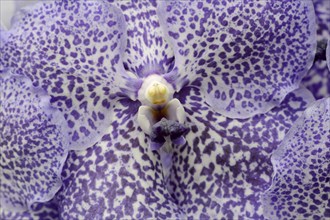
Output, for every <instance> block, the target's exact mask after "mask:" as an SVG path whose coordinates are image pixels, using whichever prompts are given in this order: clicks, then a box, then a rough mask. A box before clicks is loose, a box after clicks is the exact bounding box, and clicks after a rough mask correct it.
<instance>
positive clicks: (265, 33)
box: [159, 0, 316, 118]
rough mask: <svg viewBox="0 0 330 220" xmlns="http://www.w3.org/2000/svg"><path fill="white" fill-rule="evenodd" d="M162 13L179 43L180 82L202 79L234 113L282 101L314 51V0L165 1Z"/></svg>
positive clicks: (225, 110)
mask: <svg viewBox="0 0 330 220" xmlns="http://www.w3.org/2000/svg"><path fill="white" fill-rule="evenodd" d="M159 16H160V19H161V24H162V25H163V27H164V29H165V31H166V34H167V37H168V39H169V41H170V42H171V44H172V47H173V48H174V53H175V68H174V71H173V73H172V74H173V76H174V77H176V74H177V77H176V78H178V79H176V80H177V90H179V89H181V88H182V86H183V85H184V84H187V83H189V82H190V83H191V82H193V81H195V79H197V80H199V81H200V85H198V86H200V87H201V89H202V90H203V95H205V96H206V99H207V102H208V104H209V105H211V106H212V107H213V108H214V109H215V110H217V111H218V112H220V113H221V114H223V115H226V116H228V117H232V118H247V117H250V116H253V115H255V114H258V113H264V112H267V111H269V110H270V109H271V108H273V107H274V106H276V105H279V104H280V103H281V101H282V100H283V99H284V97H285V96H286V95H287V94H288V93H289V92H291V91H292V90H294V89H296V88H297V87H299V83H300V81H301V79H302V77H303V76H304V75H305V73H306V72H307V70H308V69H309V68H310V66H311V65H312V62H313V59H314V52H315V47H316V41H315V34H316V30H315V29H316V28H315V16H314V11H313V4H312V2H311V1H309V0H307V1H306V0H299V1H290V0H287V1H277V0H275V1H270V0H268V1H221V2H220V1H216V0H215V1H210V2H208V3H207V2H201V1H164V2H163V4H162V5H161V6H160V8H159Z"/></svg>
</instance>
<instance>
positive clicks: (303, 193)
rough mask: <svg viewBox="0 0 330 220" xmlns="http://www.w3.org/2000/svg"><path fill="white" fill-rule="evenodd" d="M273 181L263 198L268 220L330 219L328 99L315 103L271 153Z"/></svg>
mask: <svg viewBox="0 0 330 220" xmlns="http://www.w3.org/2000/svg"><path fill="white" fill-rule="evenodd" d="M272 163H273V166H274V171H275V172H274V173H275V175H274V178H273V183H272V186H271V187H270V189H269V190H267V191H266V193H265V194H264V195H263V197H262V199H263V205H264V210H265V216H266V217H268V218H270V219H327V218H330V198H329V196H330V176H329V173H330V98H325V99H321V100H318V101H316V102H315V103H314V104H312V105H311V106H310V107H309V108H308V109H307V110H306V111H305V112H304V114H303V115H302V116H301V117H300V118H299V119H298V120H297V121H296V123H295V124H294V125H293V126H292V128H291V129H290V131H289V133H288V134H287V135H286V137H285V139H284V141H283V142H282V143H281V145H280V146H279V148H278V149H277V150H276V151H275V152H274V153H273V156H272Z"/></svg>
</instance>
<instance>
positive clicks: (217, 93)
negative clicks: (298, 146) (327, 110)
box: [0, 0, 316, 219]
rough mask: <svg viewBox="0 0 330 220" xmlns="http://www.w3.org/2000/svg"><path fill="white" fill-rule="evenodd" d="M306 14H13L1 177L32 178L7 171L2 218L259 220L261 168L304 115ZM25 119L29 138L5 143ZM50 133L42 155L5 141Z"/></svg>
mask: <svg viewBox="0 0 330 220" xmlns="http://www.w3.org/2000/svg"><path fill="white" fill-rule="evenodd" d="M313 10H314V9H313V5H312V2H311V1H306V0H304V1H276V0H274V1H236V0H235V1H222V2H219V1H211V2H201V1H163V2H157V1H132V2H131V1H109V2H106V1H77V2H70V1H55V2H40V3H37V4H36V5H33V6H30V7H27V8H25V9H24V10H23V11H21V12H20V13H19V14H18V15H16V17H15V18H14V23H13V26H12V28H11V29H10V30H9V31H8V32H3V33H1V41H2V45H1V49H0V50H1V55H2V56H1V62H0V64H1V68H0V70H1V71H2V72H1V74H0V79H1V85H3V86H2V87H1V89H0V94H1V96H2V97H3V98H2V99H1V100H7V99H8V101H3V103H0V104H1V107H2V109H1V111H2V112H3V113H2V115H1V114H0V116H1V117H3V118H4V120H2V121H1V123H3V124H2V126H3V127H4V128H6V129H5V131H6V132H2V133H1V138H2V139H3V140H7V139H8V140H7V142H3V144H1V151H2V152H4V154H3V155H5V156H4V157H2V159H1V167H4V166H5V165H6V164H9V163H10V162H11V161H12V160H13V159H12V158H13V157H18V158H23V157H28V158H29V160H30V161H31V164H32V165H31V166H30V169H31V170H32V171H38V169H39V170H40V172H39V173H38V172H37V173H36V174H35V175H34V176H31V178H30V179H31V181H30V179H29V180H26V176H27V175H29V174H28V173H25V171H24V170H21V166H18V167H12V166H11V167H10V166H8V168H7V167H6V168H7V169H6V170H5V172H2V173H1V175H2V176H1V178H2V179H4V180H5V181H4V182H5V183H6V184H5V185H3V183H1V184H2V185H1V189H0V193H1V199H2V200H1V205H3V206H6V207H7V208H16V209H21V210H24V209H25V208H29V209H30V210H32V211H33V212H34V214H35V215H37V216H39V217H41V216H42V217H45V216H47V214H49V215H48V218H56V217H60V218H64V219H72V218H73V219H80V218H85V219H105V218H109V219H113V218H116V219H117V218H138V219H146V218H157V219H166V218H178V219H182V218H189V219H192V218H199V219H203V218H227V219H228V218H229V219H238V218H264V216H265V214H264V213H266V214H267V210H266V212H265V211H264V209H263V206H262V202H263V201H268V200H261V199H260V198H261V195H263V193H264V192H265V191H266V189H268V188H269V187H270V186H271V180H272V174H273V172H272V171H273V170H272V167H273V166H272V163H271V160H270V156H271V154H272V152H273V151H274V150H275V149H276V148H277V146H278V145H279V143H280V142H281V141H282V140H283V139H284V136H285V134H286V132H287V131H288V130H289V129H290V128H291V127H292V126H293V124H294V122H295V121H296V120H297V118H298V117H299V116H300V115H301V114H302V113H303V112H304V110H305V109H306V108H307V106H308V105H309V104H311V103H312V102H313V101H314V97H313V95H312V94H311V93H310V92H309V91H308V90H307V89H305V88H299V86H300V82H301V80H302V78H303V77H304V75H305V74H306V72H307V71H308V69H309V68H310V67H311V65H312V62H313V59H314V52H315V48H316V42H315V32H316V31H315V27H316V25H315V23H314V22H315V17H314V11H313ZM30 80H31V82H30ZM17 82H18V83H17ZM35 87H37V88H38V89H35ZM298 88H299V89H298ZM296 89H298V90H296ZM12 93H14V97H15V98H16V96H17V99H14V98H13V95H12ZM45 96H47V97H45ZM7 97H8V98H7ZM10 97H12V99H10ZM46 100H49V102H47V101H46ZM36 102H37V103H41V104H40V105H36ZM23 103H26V104H24V105H22V104H23ZM34 105H36V106H34ZM25 106H26V108H27V111H26V112H25V111H24V114H22V115H20V114H19V113H20V112H21V111H23V110H24V107H25ZM29 106H31V107H29ZM33 107H34V108H35V109H36V110H35V111H37V112H38V117H34V116H31V115H32V113H31V108H32V109H33ZM12 109H15V110H16V109H17V111H15V112H17V114H18V115H17V116H16V114H13V113H12V111H13V110H12ZM21 109H23V110H21ZM29 112H30V114H29ZM39 115H40V116H39ZM30 117H32V118H33V119H32V120H36V123H35V124H33V125H32V126H37V127H38V128H39V129H35V130H33V129H32V130H29V129H27V128H26V127H25V126H17V129H15V130H17V131H20V132H17V133H15V132H14V131H12V130H10V128H12V126H11V124H14V125H19V123H18V122H17V121H19V119H20V118H22V120H23V121H25V120H26V121H29V120H31V119H30ZM7 119H10V120H9V123H7V122H6V123H5V122H3V121H6V120H7ZM55 119H56V120H55ZM46 122H47V123H49V124H47V123H46ZM48 126H50V127H52V128H54V130H50V131H49V132H50V135H49V136H48V135H46V137H47V138H46V137H45V138H44V139H43V140H45V142H46V143H47V144H46V145H44V144H42V143H40V142H37V141H32V140H30V139H24V141H26V144H25V145H22V144H21V143H18V142H17V141H15V140H16V138H17V139H20V138H21V134H20V133H21V132H23V133H24V134H28V132H37V135H39V136H40V135H41V134H43V132H45V131H47V130H45V129H43V128H44V127H45V128H48ZM44 130H45V131H44ZM10 132H12V133H14V134H13V136H14V137H15V138H14V140H12V139H10V138H7V137H8V133H10ZM38 132H39V133H38ZM4 137H6V138H7V139H5V138H4ZM56 137H58V138H56ZM29 140H30V141H29ZM52 140H53V141H52ZM24 143H25V142H24ZM26 146H27V147H28V148H33V149H35V150H36V152H37V153H33V152H32V153H30V152H26V151H24V150H23V149H24V148H25V147H26ZM47 149H50V150H52V151H55V152H54V153H56V156H58V158H57V157H56V156H54V155H53V154H52V156H49V154H47V153H48V151H47ZM57 149H58V150H57ZM69 150H71V151H69ZM45 151H46V152H45ZM52 151H51V152H52ZM68 151H69V154H68V156H67V152H68ZM11 152H12V153H11ZM21 152H22V153H23V155H20V153H21ZM20 160H21V159H18V161H20ZM34 161H36V163H33V162H34ZM39 161H42V163H41V162H40V163H41V164H43V165H44V166H40V165H39V164H40V163H38V162H39ZM64 163H65V164H64ZM49 164H51V165H52V167H51V168H52V169H51V171H50V172H46V171H49V170H48V169H49V168H50V165H49ZM63 166H64V167H63ZM62 167H63V168H62ZM60 172H61V178H62V181H63V182H62V188H61V189H59V185H58V181H59V175H58V174H59V173H60ZM54 173H55V174H56V175H54ZM11 177H15V178H11ZM45 179H47V180H49V182H48V181H45ZM26 181H28V182H29V184H30V185H26V186H25V185H24V184H25V183H26ZM45 187H46V189H47V190H45V189H44V188H45ZM56 192H57V193H56ZM55 193H56V195H55V196H54V194H55ZM52 197H54V199H53V200H52V201H50V202H49V203H46V204H45V205H44V206H43V207H42V206H41V205H40V204H35V203H36V202H39V203H40V202H45V201H48V200H50V199H51V198H52ZM263 198H266V196H265V197H263ZM269 206H270V205H269ZM269 206H267V207H269ZM23 215H24V216H28V217H29V214H28V213H24V214H23ZM57 215H58V216H57ZM8 216H11V217H13V216H15V214H14V213H9V214H8Z"/></svg>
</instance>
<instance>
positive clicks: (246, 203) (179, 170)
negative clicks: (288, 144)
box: [169, 88, 314, 219]
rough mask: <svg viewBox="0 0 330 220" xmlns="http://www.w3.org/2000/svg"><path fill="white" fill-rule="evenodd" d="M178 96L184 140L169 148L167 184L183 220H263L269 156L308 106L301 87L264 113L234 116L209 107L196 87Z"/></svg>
mask: <svg viewBox="0 0 330 220" xmlns="http://www.w3.org/2000/svg"><path fill="white" fill-rule="evenodd" d="M177 98H178V99H179V100H180V102H181V103H182V105H183V106H184V107H185V111H186V113H187V120H186V121H187V122H186V125H187V126H188V127H189V128H190V131H189V133H188V134H187V136H186V140H187V144H186V145H183V146H181V147H179V148H175V147H174V155H173V169H172V171H171V176H170V182H169V188H170V191H171V193H172V195H173V197H174V198H175V199H176V200H178V204H179V206H180V208H182V209H183V210H184V211H185V212H186V214H187V217H188V219H195V218H199V219H203V218H217V219H218V218H221V217H223V218H226V219H240V218H244V219H246V218H252V219H260V218H262V211H263V210H262V207H261V202H260V199H259V197H260V195H261V193H262V192H263V191H264V190H265V189H267V188H268V187H269V186H270V181H271V176H272V165H271V162H270V154H271V152H272V151H273V150H275V149H276V147H277V146H278V144H279V143H280V141H281V140H282V139H283V137H284V135H285V133H286V132H287V131H288V130H289V128H290V127H291V125H292V124H293V122H294V121H295V120H296V119H297V118H298V116H299V115H300V114H301V113H302V111H303V110H304V109H306V107H307V105H308V104H309V103H310V102H311V101H313V100H314V98H313V96H312V95H311V93H310V92H309V91H308V90H306V89H300V90H298V91H296V92H294V93H290V94H289V95H288V96H287V98H286V99H285V100H284V101H283V102H282V104H281V106H279V107H277V108H274V109H272V110H271V111H270V112H268V113H267V114H264V115H257V116H254V117H253V118H250V119H244V120H243V119H241V120H234V119H229V118H226V117H224V116H222V115H220V114H218V113H216V112H215V111H213V110H212V109H211V108H210V107H209V106H208V105H207V104H206V103H205V100H203V99H202V98H201V94H200V92H199V91H198V90H197V89H193V88H190V89H189V88H187V89H184V90H183V91H181V92H180V93H179V94H178V96H177Z"/></svg>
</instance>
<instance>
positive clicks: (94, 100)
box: [1, 1, 127, 149]
mask: <svg viewBox="0 0 330 220" xmlns="http://www.w3.org/2000/svg"><path fill="white" fill-rule="evenodd" d="M17 17H18V18H16V19H15V20H16V22H15V23H14V24H13V27H12V29H11V30H10V31H9V33H7V34H6V36H8V37H7V39H6V43H5V44H4V45H3V46H2V47H1V53H2V57H1V64H2V65H4V66H5V67H11V68H15V71H16V72H17V73H19V74H23V75H26V76H28V77H30V78H31V79H32V80H33V83H34V85H35V86H39V87H42V88H43V89H45V90H46V91H47V93H48V94H50V95H51V97H52V99H51V102H52V105H53V106H55V107H57V108H59V109H60V110H61V112H62V113H63V115H64V117H65V120H66V122H67V124H68V127H69V135H70V148H71V149H83V148H86V147H89V146H92V145H93V144H94V143H95V142H96V141H97V140H98V139H99V138H101V137H102V135H103V134H104V132H105V129H106V128H107V127H108V126H109V125H110V123H111V119H112V117H111V114H112V105H113V103H114V100H113V99H112V97H111V94H114V93H116V92H119V91H121V92H122V91H123V90H121V89H120V88H119V86H120V87H121V88H125V83H126V81H125V80H124V78H125V74H124V73H125V71H124V67H123V64H122V53H123V51H124V48H125V45H126V37H125V36H126V34H125V33H126V32H125V24H124V22H125V21H124V17H123V15H122V14H121V13H120V11H119V10H118V9H116V8H115V7H113V6H111V5H109V4H105V3H102V2H101V1H77V2H72V1H43V2H40V3H38V4H36V5H35V6H31V7H28V8H25V9H24V10H22V11H21V14H18V15H17ZM124 91H125V92H127V91H126V90H124Z"/></svg>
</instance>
